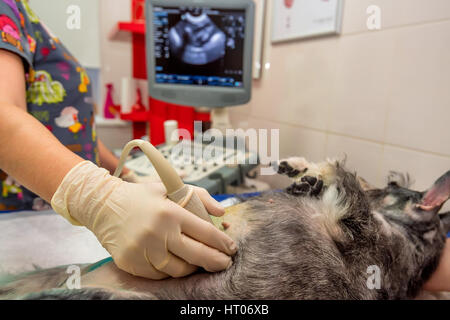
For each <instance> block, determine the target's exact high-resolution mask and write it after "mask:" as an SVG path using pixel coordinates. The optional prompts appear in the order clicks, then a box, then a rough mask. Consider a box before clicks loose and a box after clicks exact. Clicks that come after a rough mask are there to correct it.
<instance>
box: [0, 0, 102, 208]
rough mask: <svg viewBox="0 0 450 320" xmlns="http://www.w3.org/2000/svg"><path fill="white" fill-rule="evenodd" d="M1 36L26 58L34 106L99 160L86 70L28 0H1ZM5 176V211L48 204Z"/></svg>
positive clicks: (63, 137)
mask: <svg viewBox="0 0 450 320" xmlns="http://www.w3.org/2000/svg"><path fill="white" fill-rule="evenodd" d="M0 37H1V39H0V49H3V50H8V51H11V52H13V53H16V54H18V55H19V56H20V57H21V58H22V60H23V61H24V66H25V70H26V75H25V76H26V81H27V84H26V90H27V92H26V99H27V109H28V112H29V113H30V114H31V115H33V116H34V117H35V118H36V119H38V120H39V121H40V122H41V123H42V124H43V125H44V126H45V127H46V128H47V129H48V130H50V131H51V132H52V133H53V134H54V135H55V136H56V137H57V138H58V139H59V141H61V143H63V144H64V145H65V146H66V147H67V148H69V149H70V150H71V151H73V152H75V153H76V154H78V155H79V156H81V157H82V158H84V159H87V160H91V161H93V162H96V163H97V164H98V163H99V160H98V149H97V138H96V133H95V127H94V113H93V104H92V97H91V86H90V80H89V77H88V75H87V73H86V70H85V69H83V68H82V67H81V65H80V64H79V63H78V61H77V60H76V59H75V58H74V57H73V56H72V55H71V54H70V53H69V52H68V51H67V49H66V48H65V47H64V46H63V45H62V44H61V43H60V41H59V40H58V38H56V37H55V36H54V35H53V34H52V33H51V32H50V31H49V30H48V28H46V27H45V25H44V24H43V23H42V22H40V21H39V18H38V17H37V16H36V15H35V14H34V13H33V11H32V10H31V9H30V7H29V5H28V3H27V0H0ZM49 160H50V161H54V160H56V159H49ZM36 170H39V168H36ZM0 182H1V195H0V211H8V210H24V209H31V208H33V207H34V208H35V209H39V208H40V207H42V206H41V205H42V204H43V201H42V200H41V199H39V198H37V196H36V195H34V194H33V193H31V192H30V191H28V190H26V189H25V188H23V187H21V186H20V185H18V184H17V183H16V182H15V181H14V179H13V177H8V176H7V175H6V174H5V173H4V172H2V171H1V170H0Z"/></svg>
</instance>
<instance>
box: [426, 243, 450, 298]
mask: <svg viewBox="0 0 450 320" xmlns="http://www.w3.org/2000/svg"><path fill="white" fill-rule="evenodd" d="M424 289H425V290H428V291H450V239H447V242H446V243H445V248H444V251H443V252H442V256H441V259H440V262H439V266H438V268H437V270H436V271H435V272H434V273H433V275H432V276H431V278H430V279H429V280H428V281H427V283H426V284H425V286H424Z"/></svg>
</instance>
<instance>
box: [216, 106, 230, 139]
mask: <svg viewBox="0 0 450 320" xmlns="http://www.w3.org/2000/svg"><path fill="white" fill-rule="evenodd" d="M211 128H213V129H217V130H220V131H221V132H222V134H223V135H224V136H225V135H226V129H232V127H231V122H230V114H229V112H228V108H227V107H223V108H214V109H212V110H211Z"/></svg>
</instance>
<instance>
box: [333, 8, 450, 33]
mask: <svg viewBox="0 0 450 320" xmlns="http://www.w3.org/2000/svg"><path fill="white" fill-rule="evenodd" d="M344 3H345V5H344V19H343V26H342V32H343V34H349V33H356V32H371V31H369V30H368V29H367V19H368V17H369V15H368V14H367V13H366V10H367V8H368V7H369V6H370V5H376V6H378V7H380V9H381V29H387V28H393V27H401V26H407V25H412V24H420V23H426V22H432V21H437V20H442V19H449V18H450V1H448V0H345V1H344Z"/></svg>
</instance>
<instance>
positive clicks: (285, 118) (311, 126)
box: [231, 0, 450, 189]
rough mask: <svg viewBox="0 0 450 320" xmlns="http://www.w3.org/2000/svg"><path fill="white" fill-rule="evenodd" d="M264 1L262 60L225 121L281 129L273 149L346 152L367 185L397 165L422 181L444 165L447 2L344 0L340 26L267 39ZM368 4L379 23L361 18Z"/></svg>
mask: <svg viewBox="0 0 450 320" xmlns="http://www.w3.org/2000/svg"><path fill="white" fill-rule="evenodd" d="M274 1H277V0H274ZM271 2H272V1H268V13H267V17H266V19H267V20H266V39H265V46H264V61H263V65H265V64H266V63H270V68H269V69H267V70H264V71H263V76H262V78H261V79H260V80H258V81H255V83H254V87H253V99H252V101H251V102H250V103H249V104H248V105H246V106H242V107H236V108H233V109H232V111H231V118H232V123H233V125H234V127H236V128H237V127H241V128H278V129H280V155H281V156H282V157H287V156H292V155H300V156H305V157H307V158H308V159H311V160H314V161H317V160H322V159H324V158H326V157H334V156H341V155H343V154H344V153H345V154H346V155H347V156H348V160H347V165H348V167H350V168H352V169H355V170H357V171H358V173H359V174H360V175H362V176H363V177H365V178H366V179H367V180H368V181H370V182H372V183H373V184H376V185H381V184H383V183H384V181H385V177H386V175H387V173H388V172H389V170H400V171H407V172H409V173H410V174H411V175H412V176H413V177H414V178H415V181H416V183H415V187H417V188H419V189H424V188H427V187H428V186H430V184H431V183H432V182H433V181H434V180H435V179H436V178H437V177H438V176H440V175H441V174H442V173H444V172H445V171H447V170H450V125H449V123H450V53H449V52H450V1H448V0H346V1H345V6H344V15H343V32H342V35H340V36H338V37H327V38H318V39H313V40H306V41H294V42H289V43H280V44H275V45H272V44H271V43H270V27H271V23H270V22H271V13H272V12H271ZM369 5H378V6H379V7H380V8H381V19H382V20H381V22H382V25H381V30H379V31H369V30H368V29H367V27H366V21H367V18H368V15H367V14H366V9H367V7H368V6H369ZM271 181H274V180H271ZM282 183H285V181H283V182H279V183H278V184H277V183H274V186H280V184H282Z"/></svg>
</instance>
